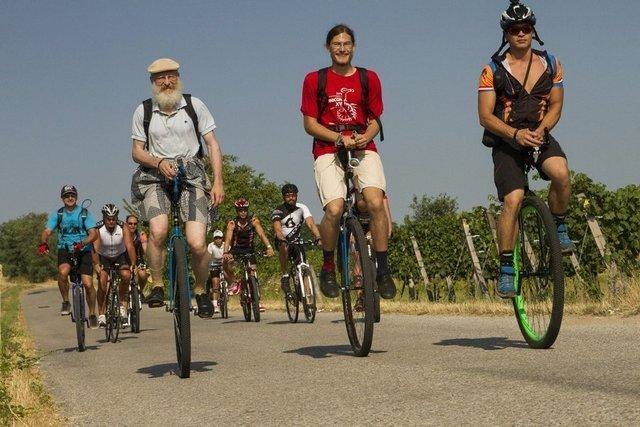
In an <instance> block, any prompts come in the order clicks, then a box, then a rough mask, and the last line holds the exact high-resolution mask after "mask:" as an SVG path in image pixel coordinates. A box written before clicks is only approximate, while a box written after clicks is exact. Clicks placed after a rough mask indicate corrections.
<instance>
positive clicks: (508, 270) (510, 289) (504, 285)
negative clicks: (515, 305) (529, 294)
mask: <svg viewBox="0 0 640 427" xmlns="http://www.w3.org/2000/svg"><path fill="white" fill-rule="evenodd" d="M515 275H516V271H515V270H514V269H513V267H512V266H510V265H501V266H500V277H499V278H498V286H497V289H496V292H497V293H498V296H500V298H513V297H515V296H516V288H515V286H514V284H513V278H514V277H515Z"/></svg>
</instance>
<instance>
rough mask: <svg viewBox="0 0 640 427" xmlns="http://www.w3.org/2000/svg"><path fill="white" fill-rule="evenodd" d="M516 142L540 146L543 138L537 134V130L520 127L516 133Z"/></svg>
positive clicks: (524, 145)
mask: <svg viewBox="0 0 640 427" xmlns="http://www.w3.org/2000/svg"><path fill="white" fill-rule="evenodd" d="M516 143H518V145H520V146H522V147H540V146H541V145H542V144H544V139H543V138H541V137H540V136H539V135H538V132H537V131H532V130H529V129H520V130H518V133H517V134H516Z"/></svg>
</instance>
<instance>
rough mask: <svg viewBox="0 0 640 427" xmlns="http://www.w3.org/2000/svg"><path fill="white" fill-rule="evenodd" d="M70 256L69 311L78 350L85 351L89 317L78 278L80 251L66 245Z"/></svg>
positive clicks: (80, 280) (82, 288) (80, 281)
mask: <svg viewBox="0 0 640 427" xmlns="http://www.w3.org/2000/svg"><path fill="white" fill-rule="evenodd" d="M67 252H69V254H70V256H69V259H70V265H71V270H70V271H69V280H70V281H71V295H72V297H71V299H72V304H73V309H72V311H71V321H72V322H74V323H75V324H76V338H77V340H78V347H77V349H78V351H85V350H86V349H87V345H86V343H85V326H86V327H89V319H88V318H87V313H86V311H85V307H86V306H85V295H84V286H83V285H82V279H81V278H80V271H79V268H80V259H79V257H80V253H77V252H74V251H73V249H71V248H69V247H67Z"/></svg>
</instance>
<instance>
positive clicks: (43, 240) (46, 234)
mask: <svg viewBox="0 0 640 427" xmlns="http://www.w3.org/2000/svg"><path fill="white" fill-rule="evenodd" d="M51 233H52V231H51V230H49V229H48V228H45V229H44V230H43V231H42V234H41V235H40V243H49V236H51Z"/></svg>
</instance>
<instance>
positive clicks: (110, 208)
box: [102, 203, 120, 217]
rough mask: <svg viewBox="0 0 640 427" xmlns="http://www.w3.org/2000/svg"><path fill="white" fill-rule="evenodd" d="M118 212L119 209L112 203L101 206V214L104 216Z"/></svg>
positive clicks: (114, 214)
mask: <svg viewBox="0 0 640 427" xmlns="http://www.w3.org/2000/svg"><path fill="white" fill-rule="evenodd" d="M118 213H120V210H119V209H118V207H117V206H116V205H114V204H113V203H107V204H106V205H104V206H103V207H102V215H104V216H112V217H113V216H118Z"/></svg>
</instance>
